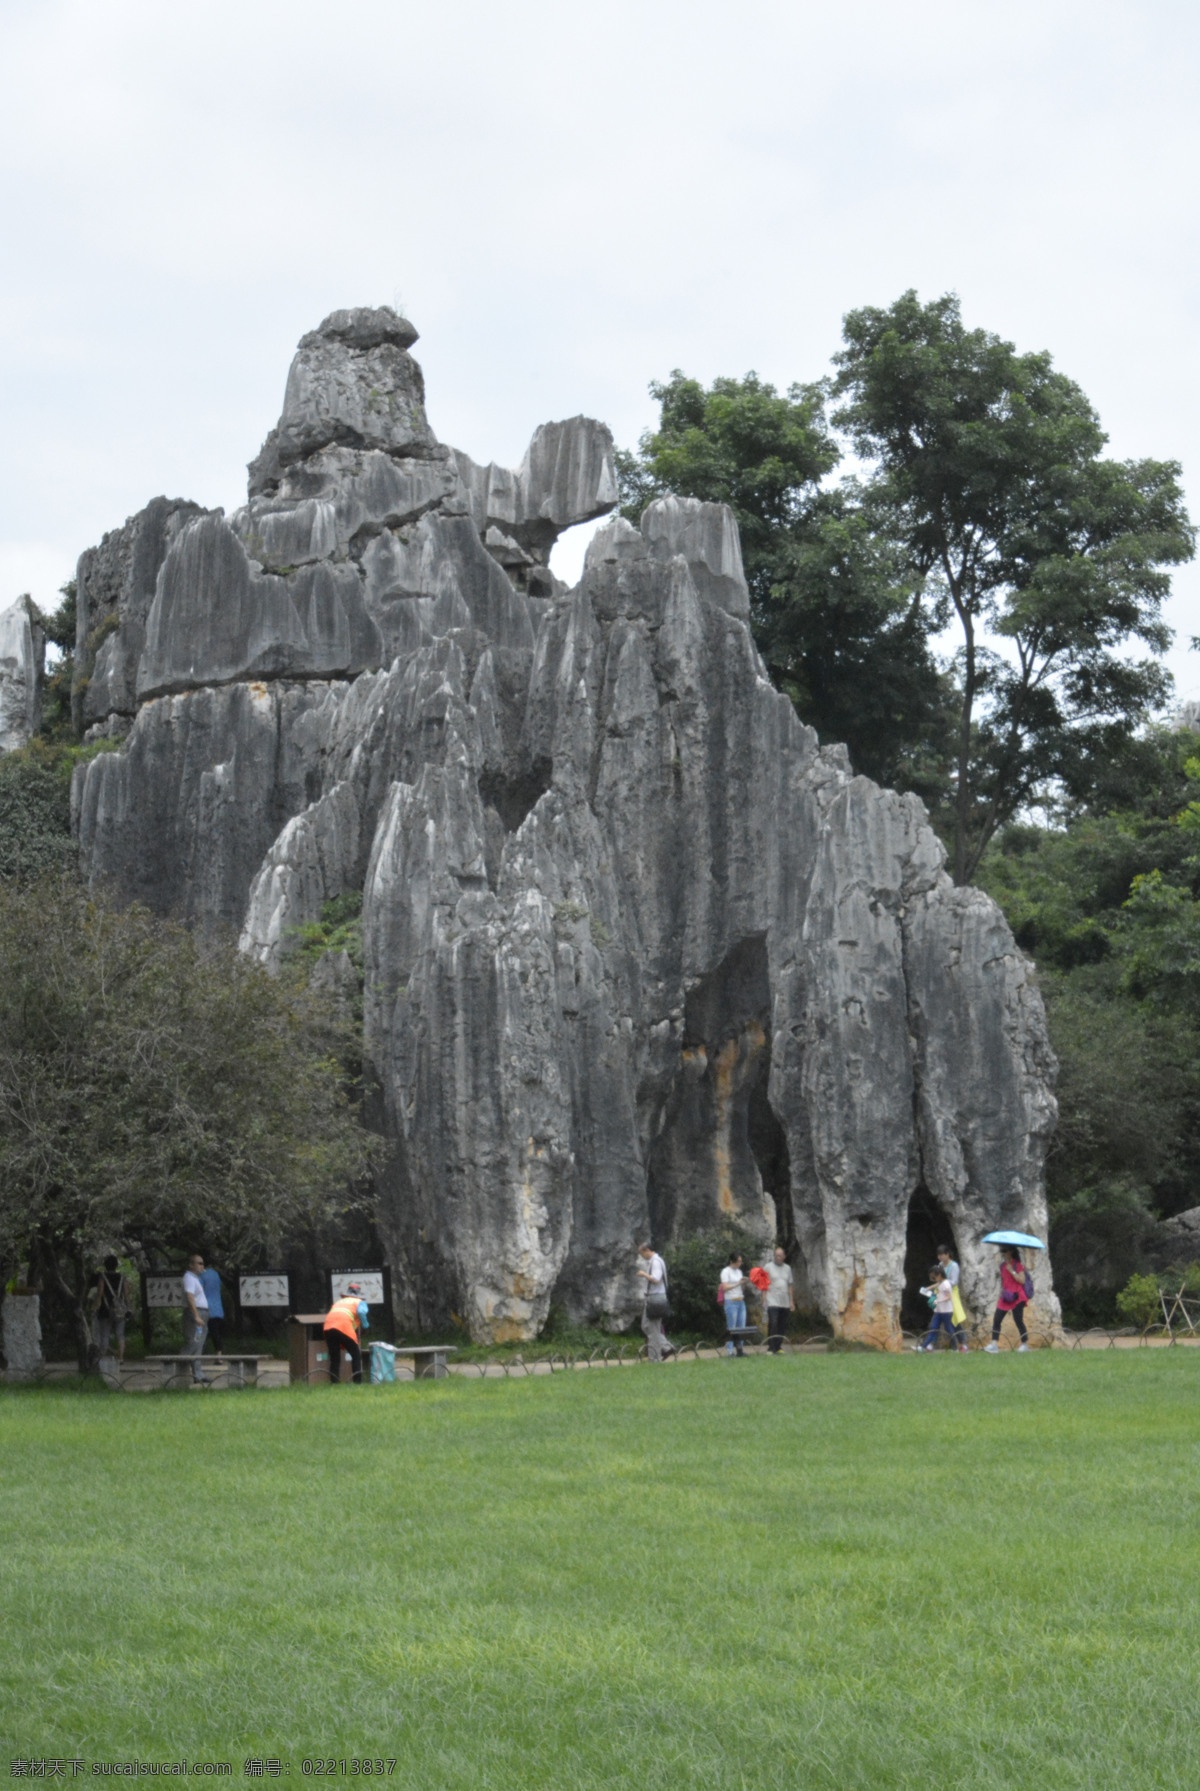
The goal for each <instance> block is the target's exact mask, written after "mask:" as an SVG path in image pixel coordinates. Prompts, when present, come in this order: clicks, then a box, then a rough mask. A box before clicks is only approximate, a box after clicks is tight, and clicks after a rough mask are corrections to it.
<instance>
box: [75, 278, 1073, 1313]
mask: <svg viewBox="0 0 1200 1791" xmlns="http://www.w3.org/2000/svg"><path fill="white" fill-rule="evenodd" d="M414 339H415V332H413V331H412V329H411V325H408V324H406V323H405V322H404V320H402V319H399V318H395V317H394V316H393V315H392V314H390V313H378V312H338V313H335V314H334V316H333V317H332V318H329V319H327V320H326V322H325V323H324V324H323V325H322V326H321V329H320V330H319V331H317V332H314V334H313V335H312V336H307V337H305V339H304V341H303V343H302V344H301V348H300V352H299V354H298V356H297V360H296V362H295V364H294V365H293V369H292V374H291V376H290V377H289V381H288V388H287V396H286V399H285V407H284V416H283V418H282V419H281V422H280V424H279V426H278V428H277V429H276V430H275V431H274V432H273V434H272V436H271V437H270V438H269V439H268V445H267V447H266V448H265V449H264V451H263V454H262V455H260V457H259V459H258V461H256V462H255V467H254V469H252V478H251V498H250V502H249V503H248V505H247V506H246V508H245V509H244V510H242V511H239V512H238V513H237V515H236V516H235V517H233V518H231V519H230V520H229V521H228V522H226V520H225V519H224V518H222V517H220V516H196V517H194V518H192V519H191V520H190V521H187V522H186V523H185V525H184V526H183V527H181V528H180V529H179V531H178V533H177V535H176V537H175V539H174V540H173V541H172V542H171V544H170V546H169V548H168V550H167V552H166V555H165V557H164V560H163V563H162V566H161V569H160V571H159V573H158V575H157V582H156V590H155V595H154V599H153V603H152V605H151V606H150V608H149V610H148V611H147V614H146V619H145V640H144V645H143V647H142V650H141V654H140V660H139V666H138V672H137V679H136V688H137V692H138V694H139V697H140V699H141V707H140V708H139V710H138V714H137V720H136V722H135V724H134V726H133V729H132V731H131V733H130V735H129V738H128V741H127V743H126V745H125V747H124V748H123V750H122V751H121V752H119V753H109V754H105V755H102V756H101V757H100V758H98V759H97V760H95V761H94V762H92V763H91V764H90V765H88V766H86V767H83V768H81V770H80V771H79V773H78V774H77V782H76V786H75V791H74V797H75V805H76V812H77V817H78V829H79V837H80V842H81V847H82V851H83V856H84V861H85V863H86V864H87V865H88V866H89V868H90V870H91V871H92V873H93V874H94V875H97V876H100V875H102V876H104V877H106V878H108V879H109V880H110V881H111V882H112V883H113V884H115V886H116V887H117V888H119V889H121V890H123V891H124V892H126V893H127V894H128V895H129V896H137V897H138V898H139V899H141V900H143V901H146V902H148V903H150V905H151V906H153V907H155V908H157V909H158V910H159V911H161V912H178V913H181V914H183V915H186V916H187V917H188V918H189V919H191V920H193V921H195V922H197V923H199V924H212V923H214V922H220V923H223V924H226V925H231V926H236V927H237V928H239V929H240V932H241V937H242V943H243V947H244V949H246V950H247V951H250V952H253V953H254V954H256V955H257V956H259V957H260V958H261V959H262V960H263V961H264V962H266V963H268V964H270V963H273V962H276V961H277V960H278V958H279V955H280V953H281V952H282V951H284V950H286V948H287V942H288V938H289V930H290V929H292V928H295V927H297V926H300V925H302V924H304V923H306V922H309V921H312V920H315V919H317V918H318V917H319V916H320V913H321V909H322V906H323V905H324V904H325V903H326V902H327V901H329V900H331V899H332V898H334V897H337V896H345V895H348V894H352V893H353V892H356V891H362V899H363V911H362V912H363V939H364V953H365V960H366V968H365V977H364V989H363V1011H364V1028H365V1045H366V1051H367V1054H368V1057H369V1059H370V1061H371V1062H372V1064H373V1065H374V1068H375V1071H376V1074H377V1076H378V1082H379V1097H378V1105H379V1123H380V1124H381V1125H382V1126H383V1127H384V1129H385V1131H386V1132H387V1134H388V1135H389V1137H390V1138H391V1139H392V1140H393V1142H394V1145H395V1150H394V1153H393V1156H392V1160H391V1162H390V1164H389V1166H388V1168H387V1170H386V1172H385V1173H384V1174H383V1176H382V1177H381V1179H380V1185H379V1190H378V1209H377V1223H378V1226H379V1229H380V1232H381V1235H382V1236H383V1238H384V1239H385V1241H386V1245H387V1249H388V1254H389V1258H390V1261H391V1263H392V1267H393V1271H394V1279H395V1284H396V1286H397V1287H398V1289H399V1301H400V1305H401V1308H402V1311H401V1316H402V1319H403V1322H405V1323H406V1324H410V1325H415V1324H426V1323H433V1322H444V1321H445V1319H446V1317H447V1316H448V1314H449V1312H451V1311H454V1312H457V1313H460V1314H463V1315H465V1316H466V1317H467V1318H468V1320H469V1322H470V1324H471V1327H472V1330H473V1331H474V1333H475V1334H476V1335H478V1336H485V1337H522V1336H528V1335H530V1334H532V1333H533V1332H534V1331H536V1329H537V1327H538V1326H539V1325H540V1324H541V1323H542V1322H543V1321H544V1319H545V1317H546V1314H547V1312H548V1309H549V1306H550V1303H551V1301H552V1300H555V1301H559V1302H561V1303H562V1304H564V1305H565V1306H566V1307H567V1309H568V1310H569V1311H570V1312H571V1313H572V1314H574V1315H575V1316H577V1317H580V1318H589V1319H596V1318H607V1319H608V1320H609V1321H611V1322H616V1323H625V1322H628V1320H629V1318H630V1316H631V1315H632V1313H633V1311H634V1310H635V1308H636V1304H637V1292H636V1288H637V1284H636V1280H635V1277H634V1275H633V1273H632V1251H633V1246H634V1244H635V1242H636V1241H637V1240H638V1239H639V1238H640V1237H641V1236H643V1235H646V1234H647V1233H650V1234H653V1236H654V1237H655V1238H656V1239H657V1240H658V1241H659V1242H669V1241H670V1240H671V1239H673V1238H676V1237H679V1236H681V1235H683V1234H685V1233H686V1232H688V1231H690V1230H692V1229H694V1228H696V1227H699V1226H708V1225H712V1224H714V1223H716V1222H717V1221H719V1220H720V1219H722V1218H728V1219H731V1220H736V1221H737V1222H738V1223H740V1224H742V1225H744V1226H746V1227H747V1228H749V1229H750V1230H751V1231H753V1232H755V1233H757V1235H759V1236H760V1237H761V1238H762V1239H763V1241H764V1244H766V1243H767V1242H769V1241H770V1240H771V1239H772V1238H773V1237H775V1236H776V1235H778V1236H780V1237H782V1238H783V1239H785V1240H786V1241H787V1243H788V1246H789V1248H790V1249H791V1250H792V1251H793V1255H794V1259H795V1261H796V1264H797V1268H798V1271H799V1277H798V1278H799V1279H800V1282H801V1287H802V1291H806V1293H807V1297H808V1298H809V1299H810V1300H811V1301H812V1302H813V1303H815V1304H817V1305H819V1306H820V1307H821V1309H822V1310H823V1311H824V1312H826V1313H827V1314H828V1315H829V1317H830V1318H831V1320H832V1321H833V1323H834V1325H835V1327H836V1328H837V1329H838V1330H839V1331H841V1332H843V1333H844V1334H846V1335H848V1336H852V1337H860V1338H864V1339H868V1340H872V1341H876V1342H878V1343H881V1344H884V1345H889V1346H894V1345H895V1343H896V1341H897V1339H898V1329H897V1326H898V1310H899V1300H900V1294H901V1287H902V1280H903V1263H904V1253H905V1239H906V1230H907V1225H908V1216H909V1208H910V1203H912V1201H913V1200H914V1197H915V1196H918V1195H919V1196H920V1198H921V1200H922V1201H924V1202H926V1203H928V1201H930V1200H933V1201H936V1202H937V1203H938V1205H939V1207H940V1210H941V1212H942V1214H944V1217H945V1221H946V1225H947V1229H948V1230H950V1231H951V1232H952V1234H953V1236H954V1239H955V1242H956V1245H957V1249H958V1254H959V1257H960V1260H961V1262H962V1265H963V1282H964V1295H965V1297H966V1299H967V1302H968V1304H969V1305H970V1306H972V1307H973V1308H974V1310H975V1311H977V1312H978V1313H979V1314H980V1316H982V1315H983V1314H984V1312H985V1311H986V1310H988V1309H989V1303H990V1299H991V1296H992V1294H993V1292H994V1283H993V1277H994V1273H995V1270H994V1263H993V1261H992V1260H991V1259H992V1256H993V1252H991V1251H990V1250H989V1251H985V1250H983V1249H982V1248H981V1246H980V1245H979V1243H978V1239H979V1238H980V1236H982V1234H983V1233H984V1232H985V1231H987V1230H989V1229H991V1228H992V1227H993V1226H997V1225H1017V1226H1020V1227H1022V1228H1027V1229H1032V1230H1034V1231H1038V1230H1040V1229H1042V1228H1043V1227H1044V1225H1045V1221H1046V1215H1045V1207H1044V1202H1043V1196H1042V1160H1043V1156H1044V1152H1045V1148H1046V1144H1047V1141H1048V1138H1049V1135H1050V1132H1051V1129H1052V1126H1053V1121H1054V1100H1053V1095H1052V1092H1051V1090H1052V1084H1053V1067H1054V1066H1053V1060H1052V1058H1051V1055H1050V1051H1049V1047H1048V1044H1047V1041H1046V1035H1045V1029H1044V1024H1043V1018H1042V1009H1041V1002H1040V999H1039V997H1038V994H1037V991H1036V989H1035V988H1034V986H1033V985H1032V983H1031V981H1030V977H1029V973H1028V967H1027V965H1026V963H1025V960H1024V959H1023V958H1022V956H1021V954H1020V953H1019V952H1018V951H1017V949H1016V947H1015V945H1014V943H1013V940H1012V937H1011V934H1010V933H1009V932H1008V929H1007V927H1006V926H1005V923H1004V921H1003V919H1002V917H1001V915H1000V913H999V911H998V910H997V909H996V908H995V906H994V905H993V904H992V903H991V902H990V901H989V900H988V899H987V898H986V897H984V896H982V895H981V894H979V892H977V891H974V890H957V889H955V888H954V887H953V886H952V884H951V883H950V881H949V879H948V878H947V877H946V875H945V873H944V871H943V869H942V852H941V848H940V847H939V845H938V844H937V841H936V840H935V838H934V836H933V834H932V833H931V832H930V830H929V827H928V825H927V822H926V819H925V815H924V811H923V809H922V807H921V805H920V803H919V802H918V801H917V800H916V799H915V798H913V797H902V796H898V795H896V794H894V793H893V792H890V791H886V790H880V789H879V788H877V787H876V786H875V785H874V784H871V783H870V782H868V781H867V780H866V779H864V778H861V777H855V776H853V775H852V774H851V772H850V769H849V766H848V763H847V761H846V756H845V752H844V750H843V749H841V748H834V749H826V750H824V751H822V750H820V749H819V748H818V745H817V741H816V737H815V735H814V734H813V733H812V732H811V730H809V729H808V728H806V727H804V726H803V724H802V723H801V722H800V720H799V719H798V718H797V716H796V714H795V711H794V710H793V708H792V706H791V704H790V703H789V702H788V701H787V699H786V698H784V697H783V696H781V695H780V694H779V693H778V692H776V691H775V690H774V689H773V688H772V686H771V685H770V683H769V681H768V679H767V677H766V674H765V671H764V668H763V665H762V662H761V660H760V658H759V656H758V653H757V651H756V649H755V647H754V644H753V641H752V639H751V636H750V632H749V628H748V626H747V621H746V616H747V613H748V598H747V595H746V585H745V579H744V576H743V572H742V565H741V554H740V548H739V544H738V539H737V530H736V527H735V526H734V523H733V518H732V516H731V515H730V513H729V512H728V511H726V510H724V509H723V508H722V507H721V506H717V505H710V504H699V503H697V502H695V501H694V500H681V499H678V498H667V499H664V500H662V501H661V502H659V503H657V504H654V505H652V506H651V507H650V508H649V510H648V511H647V512H646V514H645V516H644V517H643V520H642V526H641V527H640V528H635V527H633V526H632V525H631V524H629V523H628V522H626V521H624V520H622V519H619V518H617V519H614V520H613V521H612V522H610V523H609V524H607V525H606V526H605V527H604V528H603V529H601V530H600V531H599V533H598V534H597V535H596V537H595V539H594V540H593V542H592V544H591V546H590V548H589V551H588V555H587V559H586V563H585V567H584V572H583V576H582V578H581V581H580V583H579V586H578V587H577V588H576V589H575V590H573V591H570V592H567V591H564V590H563V589H562V588H561V587H560V586H558V585H557V584H556V583H555V581H554V580H553V579H552V578H551V576H550V575H549V573H548V571H547V570H546V568H545V562H546V559H547V557H548V554H549V548H550V544H551V543H552V540H553V537H554V535H555V534H556V533H558V532H559V531H560V530H561V529H562V528H563V527H565V526H568V524H569V523H570V522H571V521H574V520H580V519H582V518H584V517H586V516H592V515H595V514H597V513H599V512H602V511H603V510H605V509H607V508H611V506H612V504H613V503H614V501H615V483H614V482H613V479H612V457H611V438H610V437H609V436H608V432H607V431H606V430H604V429H603V427H602V425H599V424H595V423H591V422H589V421H588V420H587V419H583V418H575V419H572V420H571V421H570V422H568V423H561V424H553V425H547V426H545V427H544V428H543V429H542V430H539V431H538V433H537V435H535V437H534V441H533V443H532V444H531V447H530V452H529V454H528V455H527V457H526V460H525V462H524V463H523V465H522V467H521V468H519V469H517V470H516V472H513V473H502V472H501V471H500V470H499V469H496V468H494V467H479V466H477V465H476V464H475V463H474V462H473V461H470V460H468V458H467V456H465V455H461V454H451V453H450V452H449V451H448V450H445V449H443V448H440V447H439V446H438V444H437V443H436V442H435V441H434V440H433V438H432V435H431V434H430V433H429V430H428V425H427V424H426V423H425V421H424V411H423V391H422V387H421V382H420V374H419V370H418V369H417V368H416V364H415V363H414V362H413V361H412V360H411V358H410V357H409V355H408V352H407V351H408V348H409V346H411V343H412V341H413V340H414ZM389 382H390V383H389ZM489 547H490V548H491V549H492V551H490V552H489ZM505 565H507V566H508V567H509V568H510V570H511V571H512V572H513V573H514V575H515V576H514V577H510V576H509V575H508V572H506V570H505V569H504V567H505ZM348 967H349V968H350V969H352V966H350V965H349V960H348V959H347V960H345V961H344V962H342V961H340V960H339V962H338V963H337V964H336V965H331V966H329V967H328V969H327V971H326V972H324V974H325V975H326V976H327V979H328V980H330V986H331V987H333V986H336V987H338V988H339V989H341V987H342V985H343V984H344V983H345V981H346V975H347V969H348ZM1038 1299H1039V1306H1040V1307H1041V1308H1042V1310H1043V1311H1044V1313H1045V1314H1046V1315H1047V1316H1048V1317H1050V1318H1051V1319H1053V1318H1054V1317H1056V1315H1057V1305H1056V1302H1055V1301H1054V1296H1053V1291H1052V1289H1051V1288H1050V1287H1049V1286H1048V1285H1047V1283H1046V1281H1045V1277H1044V1276H1043V1277H1042V1278H1041V1279H1040V1282H1039V1292H1038Z"/></svg>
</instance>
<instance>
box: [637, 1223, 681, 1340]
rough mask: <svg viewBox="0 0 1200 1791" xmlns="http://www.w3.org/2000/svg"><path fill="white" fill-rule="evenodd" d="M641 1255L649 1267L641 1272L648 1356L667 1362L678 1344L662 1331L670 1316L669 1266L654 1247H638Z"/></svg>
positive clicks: (643, 1316) (643, 1321) (640, 1245)
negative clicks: (668, 1297) (668, 1293)
mask: <svg viewBox="0 0 1200 1791" xmlns="http://www.w3.org/2000/svg"><path fill="white" fill-rule="evenodd" d="M638 1255H639V1256H640V1257H641V1259H642V1261H643V1263H644V1264H645V1265H646V1266H645V1267H644V1268H641V1269H639V1270H638V1276H639V1278H640V1279H641V1280H642V1281H644V1282H645V1286H644V1287H643V1289H642V1330H643V1332H644V1333H645V1336H646V1354H647V1356H648V1357H649V1358H650V1360H651V1361H652V1362H665V1361H666V1359H667V1357H668V1356H673V1355H674V1354H675V1345H674V1344H673V1343H671V1342H670V1341H669V1340H668V1338H667V1334H666V1332H665V1331H664V1330H663V1320H664V1319H666V1318H669V1317H670V1315H671V1309H670V1305H669V1303H668V1300H667V1265H666V1263H665V1262H664V1261H663V1259H662V1257H661V1256H660V1255H659V1254H658V1251H657V1250H656V1249H655V1248H654V1246H653V1244H639V1245H638Z"/></svg>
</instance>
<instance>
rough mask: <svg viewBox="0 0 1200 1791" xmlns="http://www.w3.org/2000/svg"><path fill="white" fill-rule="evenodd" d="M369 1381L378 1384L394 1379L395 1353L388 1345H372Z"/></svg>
mask: <svg viewBox="0 0 1200 1791" xmlns="http://www.w3.org/2000/svg"><path fill="white" fill-rule="evenodd" d="M370 1349H371V1379H372V1381H374V1382H376V1383H379V1382H382V1381H394V1380H395V1378H396V1352H395V1350H394V1348H393V1347H392V1345H391V1344H390V1343H372V1344H371V1346H370Z"/></svg>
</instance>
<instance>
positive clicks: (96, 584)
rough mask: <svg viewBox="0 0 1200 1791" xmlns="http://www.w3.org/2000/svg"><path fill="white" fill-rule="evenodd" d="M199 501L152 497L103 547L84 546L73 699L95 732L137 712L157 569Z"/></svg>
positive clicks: (78, 576)
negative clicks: (138, 679)
mask: <svg viewBox="0 0 1200 1791" xmlns="http://www.w3.org/2000/svg"><path fill="white" fill-rule="evenodd" d="M202 514H203V512H202V511H201V509H200V507H199V505H198V504H189V503H184V502H183V501H181V500H180V499H178V498H177V499H175V501H174V502H172V501H171V500H170V499H169V498H165V497H158V498H154V499H152V500H151V502H150V503H148V504H147V505H146V508H145V509H144V510H139V512H138V514H137V515H136V516H131V517H129V518H128V520H127V521H126V522H125V523H124V525H123V526H122V527H121V528H119V529H112V530H111V531H110V532H109V533H108V534H107V535H105V537H104V539H103V540H102V541H101V543H100V545H99V547H92V548H89V549H88V551H87V552H86V553H84V554H81V556H80V559H79V565H78V567H77V568H76V573H75V617H76V620H75V670H74V677H73V681H72V686H71V706H72V709H73V711H74V714H75V722H76V726H78V727H82V728H84V729H85V730H86V731H87V732H88V733H90V734H123V733H124V732H125V731H126V730H127V729H128V727H129V725H130V723H131V722H132V721H133V718H134V716H135V714H136V713H137V672H138V663H139V661H140V659H141V656H142V650H143V648H144V646H145V644H146V617H147V616H148V614H149V613H150V606H151V604H152V603H153V601H154V592H155V588H156V586H157V583H158V574H159V571H160V570H161V568H162V563H163V560H164V559H165V558H166V553H167V549H168V547H169V546H170V545H171V543H172V542H173V541H174V539H175V537H176V536H177V535H178V533H179V531H180V529H181V528H182V527H183V525H184V524H185V523H186V522H189V521H191V519H192V518H193V517H196V516H200V515H202Z"/></svg>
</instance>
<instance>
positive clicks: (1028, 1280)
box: [1025, 1269, 1033, 1300]
mask: <svg viewBox="0 0 1200 1791" xmlns="http://www.w3.org/2000/svg"><path fill="white" fill-rule="evenodd" d="M1025 1298H1026V1299H1027V1300H1032V1298H1033V1276H1032V1275H1031V1274H1030V1273H1029V1270H1028V1269H1026V1270H1025Z"/></svg>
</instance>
